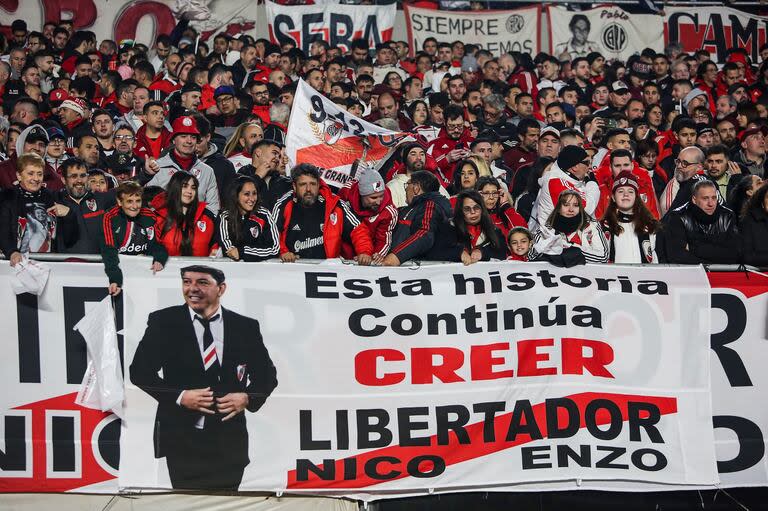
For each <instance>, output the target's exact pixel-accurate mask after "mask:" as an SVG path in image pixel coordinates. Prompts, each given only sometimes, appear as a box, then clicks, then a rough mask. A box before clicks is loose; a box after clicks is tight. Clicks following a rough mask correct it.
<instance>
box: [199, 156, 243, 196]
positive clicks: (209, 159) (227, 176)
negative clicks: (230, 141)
mask: <svg viewBox="0 0 768 511" xmlns="http://www.w3.org/2000/svg"><path fill="white" fill-rule="evenodd" d="M200 159H201V160H203V163H205V164H206V165H208V166H209V167H211V168H212V169H213V173H214V175H215V176H216V186H218V187H219V198H220V199H221V201H220V202H221V203H223V202H224V197H225V194H226V190H227V188H228V187H229V184H230V183H231V182H232V181H234V180H235V178H236V177H237V172H235V166H234V165H232V162H231V161H229V160H228V159H227V158H225V157H224V155H223V154H221V151H219V148H218V146H216V144H208V152H206V153H205V154H204V155H203V156H202V158H200Z"/></svg>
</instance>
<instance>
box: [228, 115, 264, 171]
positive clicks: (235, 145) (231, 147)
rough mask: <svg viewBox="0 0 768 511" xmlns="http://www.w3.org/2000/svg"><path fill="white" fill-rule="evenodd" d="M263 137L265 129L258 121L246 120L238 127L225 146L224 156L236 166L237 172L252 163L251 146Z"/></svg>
mask: <svg viewBox="0 0 768 511" xmlns="http://www.w3.org/2000/svg"><path fill="white" fill-rule="evenodd" d="M263 139H264V130H263V129H262V127H261V126H260V125H259V124H258V123H255V122H244V123H243V124H241V125H240V126H238V127H237V129H236V130H235V132H234V133H233V134H232V136H231V137H230V138H229V142H227V145H226V146H225V147H224V156H226V157H227V158H228V159H229V161H230V162H231V163H232V165H234V166H235V172H240V168H241V167H244V166H245V165H250V164H251V148H252V147H253V145H254V144H255V143H256V142H260V141H262V140H263Z"/></svg>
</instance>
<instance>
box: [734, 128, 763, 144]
mask: <svg viewBox="0 0 768 511" xmlns="http://www.w3.org/2000/svg"><path fill="white" fill-rule="evenodd" d="M758 133H762V134H763V136H764V137H766V136H768V127H765V126H755V127H754V128H749V129H746V130H744V131H742V132H741V133H739V140H740V141H742V142H744V141H745V140H746V139H747V137H751V136H752V135H757V134H758Z"/></svg>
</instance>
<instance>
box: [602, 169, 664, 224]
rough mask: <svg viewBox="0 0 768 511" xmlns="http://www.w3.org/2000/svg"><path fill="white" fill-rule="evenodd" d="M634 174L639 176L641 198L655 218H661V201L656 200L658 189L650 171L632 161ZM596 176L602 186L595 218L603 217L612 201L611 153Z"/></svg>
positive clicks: (638, 183)
mask: <svg viewBox="0 0 768 511" xmlns="http://www.w3.org/2000/svg"><path fill="white" fill-rule="evenodd" d="M632 174H634V175H635V177H637V185H638V187H639V189H638V194H639V195H640V199H641V200H642V201H643V204H645V207H646V208H648V211H650V212H651V214H652V215H653V218H655V219H657V220H658V219H659V203H658V201H657V200H656V191H655V190H654V189H653V181H651V176H650V175H649V174H648V171H647V170H645V169H642V168H640V165H638V164H637V162H634V161H633V162H632ZM595 178H596V179H597V184H598V186H599V187H600V201H599V202H598V203H597V209H595V218H598V219H601V218H603V214H604V213H605V210H606V209H608V204H610V203H611V194H612V193H613V172H612V171H611V158H610V154H607V155H606V156H605V158H603V161H601V162H600V166H599V167H597V169H595Z"/></svg>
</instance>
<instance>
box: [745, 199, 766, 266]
mask: <svg viewBox="0 0 768 511" xmlns="http://www.w3.org/2000/svg"><path fill="white" fill-rule="evenodd" d="M741 239H742V247H743V248H742V252H743V254H744V262H745V263H747V264H751V265H753V266H760V267H763V268H765V267H768V214H766V213H765V210H763V208H762V204H760V205H758V207H757V208H752V209H749V210H747V214H746V215H744V218H743V219H742V220H741Z"/></svg>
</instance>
